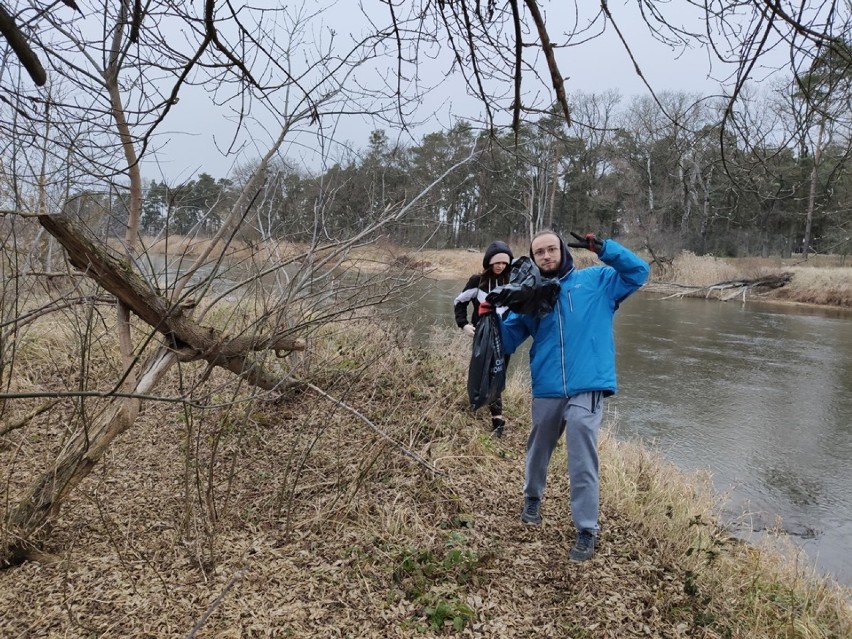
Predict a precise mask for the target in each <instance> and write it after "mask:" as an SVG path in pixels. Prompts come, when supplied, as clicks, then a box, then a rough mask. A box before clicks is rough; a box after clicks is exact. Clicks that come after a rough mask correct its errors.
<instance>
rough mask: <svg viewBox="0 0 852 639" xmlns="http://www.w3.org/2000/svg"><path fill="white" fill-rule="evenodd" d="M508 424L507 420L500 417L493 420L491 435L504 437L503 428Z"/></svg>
mask: <svg viewBox="0 0 852 639" xmlns="http://www.w3.org/2000/svg"><path fill="white" fill-rule="evenodd" d="M505 426H506V420H505V419H500V418H499V417H498V418H496V419H492V420H491V436H492V437H502V436H503V428H504V427H505Z"/></svg>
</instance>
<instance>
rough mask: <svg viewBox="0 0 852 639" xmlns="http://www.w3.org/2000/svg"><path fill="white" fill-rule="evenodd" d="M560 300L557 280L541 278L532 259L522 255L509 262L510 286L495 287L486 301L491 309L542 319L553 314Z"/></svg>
mask: <svg viewBox="0 0 852 639" xmlns="http://www.w3.org/2000/svg"><path fill="white" fill-rule="evenodd" d="M558 298H559V280H558V279H556V278H555V277H544V276H543V275H542V274H541V271H540V270H538V266H536V264H535V262H533V261H532V258H530V257H528V256H526V255H522V256H521V257H519V258H518V259H516V260H515V261H514V262H512V275H511V276H510V278H509V283H508V284H506V285H504V286H498V287H497V288H495V289H494V290H493V291H491V292H490V293H489V294H488V296H487V297H486V298H485V299H486V300H487V301H488V303H489V304H491V305H492V306H505V307H507V308H508V309H509V310H510V311H515V312H516V313H523V314H525V315H538V316H539V317H543V316H544V315H547V314H548V313H549V312H550V311H552V310H553V307H554V306H556V300H557V299H558Z"/></svg>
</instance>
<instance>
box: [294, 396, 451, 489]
mask: <svg viewBox="0 0 852 639" xmlns="http://www.w3.org/2000/svg"><path fill="white" fill-rule="evenodd" d="M303 383H304V385H305V386H306V387H307V388H310V389H311V390H312V391H314V392H315V393H316V394H317V395H319V396H321V397H324V398H325V399H327V400H328V401H330V402H332V403H333V404H336V405H337V406H340V407H341V408H343V409H345V410H348V411H349V412H350V413H352V414H353V415H355V417H357V418H358V419H360V420H361V421H362V422H364V423H365V424H367V426H369V427H370V429H371V430H372V431H373V432H374V433H376V434H377V435H379V436H380V437H382V438H383V439H385V440H386V441H388V442H390V443H391V444H393V445H394V446H396V447H397V448H398V449H399V450H401V451H402V452H403V453H404V454H405V455H407V456H408V457H411V459H413V460H414V461H416V462H417V463H418V464H420V465H421V466H423V467H424V468H426V469H427V470H429V471H430V472H433V473H435V474H436V475H440V476H441V477H446V476H447V474H446V473H443V472H441V471H440V470H438V469H437V468H435V467H434V466H433V465H432V464H430V463H429V462H427V461H426V460H425V459H423V458H422V457H420V455H418V454H417V453H415V452H413V451H411V450H409V449H408V448H406V447H405V446H403V445H402V444H400V443H399V442H397V441H396V440H394V438H393V437H391V436H390V435H388V434H387V433H386V432H384V431H383V430H382V429H380V428H379V427H378V426H376V425H375V424H374V423H373V422H372V421H370V420H369V419H368V418H367V417H365V416H364V415H363V414H362V413H360V412H358V410H356V409H355V408H352V407H351V406H349V404H347V403H346V402H344V401H342V400H339V399H337V398H335V397H332V396H331V395H329V394H328V393H326V392H325V391H324V390H322V389H321V388H319V387H317V386H314V385H313V384H311V383H309V382H303Z"/></svg>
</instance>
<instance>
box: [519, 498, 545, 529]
mask: <svg viewBox="0 0 852 639" xmlns="http://www.w3.org/2000/svg"><path fill="white" fill-rule="evenodd" d="M521 521H522V522H524V523H525V524H532V525H533V526H538V525H539V524H540V523H541V500H540V499H535V498H534V497H524V509H523V510H522V511H521Z"/></svg>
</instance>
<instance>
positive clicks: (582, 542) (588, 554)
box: [568, 530, 595, 562]
mask: <svg viewBox="0 0 852 639" xmlns="http://www.w3.org/2000/svg"><path fill="white" fill-rule="evenodd" d="M594 556H595V535H594V534H593V533H590V532H589V531H588V530H581V531H580V534H579V535H577V543H576V544H575V545H574V547H573V548H572V549H571V550H569V551H568V559H570V560H571V561H577V562H580V561H588V560H589V559H591V558H592V557H594Z"/></svg>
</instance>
